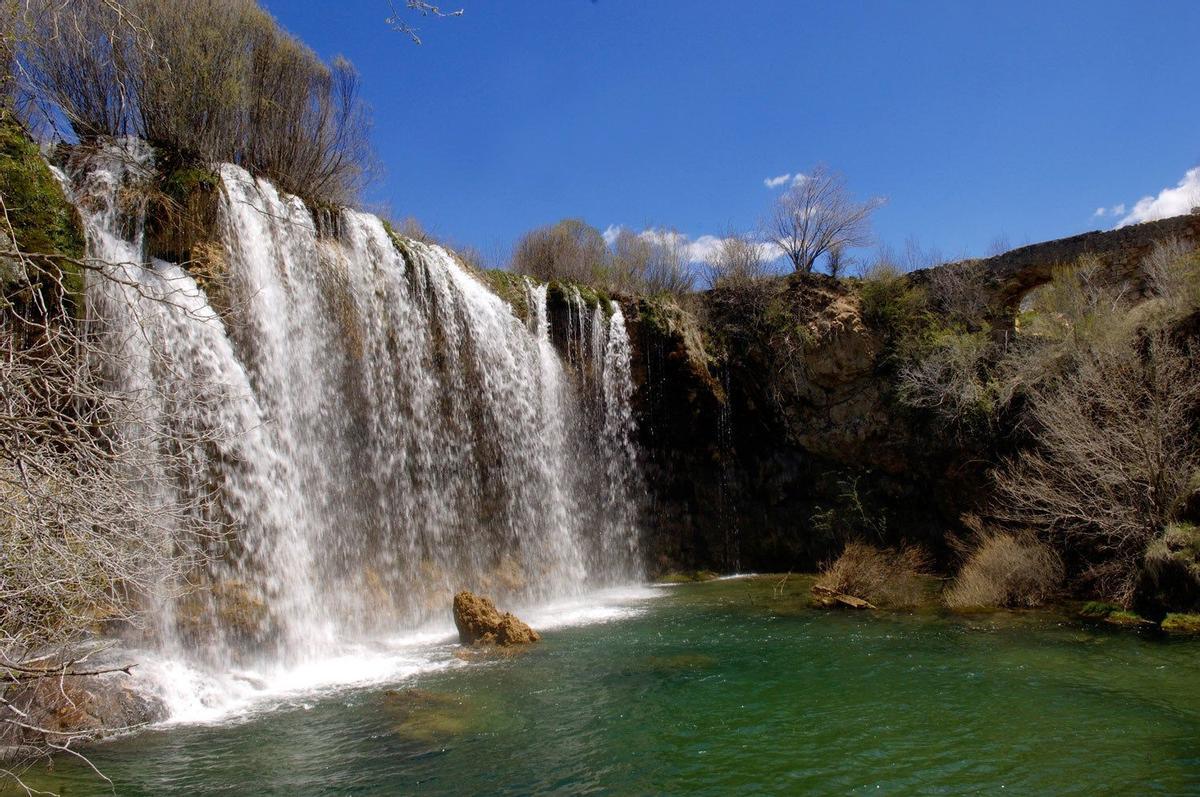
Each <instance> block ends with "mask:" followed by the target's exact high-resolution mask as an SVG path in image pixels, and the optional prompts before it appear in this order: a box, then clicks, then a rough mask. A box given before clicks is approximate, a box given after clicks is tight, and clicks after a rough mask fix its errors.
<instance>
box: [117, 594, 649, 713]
mask: <svg viewBox="0 0 1200 797" xmlns="http://www.w3.org/2000/svg"><path fill="white" fill-rule="evenodd" d="M661 594H662V593H661V592H659V591H657V590H654V589H651V588H649V587H644V586H628V587H612V588H607V589H603V590H599V591H596V592H592V593H588V594H587V595H583V596H577V597H574V598H570V599H566V600H561V601H556V602H552V603H548V604H544V605H541V606H533V607H525V608H522V609H520V610H519V613H520V616H521V617H522V618H523V619H525V620H527V621H528V622H529V623H530V625H532V626H533V627H534V628H536V629H538V630H539V631H543V632H544V631H552V630H554V629H560V628H567V627H570V626H579V625H590V624H594V623H608V622H615V621H618V620H621V619H625V618H629V617H634V616H636V615H638V614H641V613H642V612H644V611H646V609H647V603H648V601H650V600H653V599H654V598H656V597H659V596H660V595H661ZM459 648H460V645H459V643H458V633H457V631H456V630H455V628H454V624H453V623H452V622H442V623H430V624H427V625H426V626H424V627H422V628H421V629H420V630H417V631H414V632H412V633H407V634H401V635H397V636H394V637H390V638H383V639H378V640H374V641H370V642H361V643H356V644H342V645H341V646H340V647H339V648H338V650H337V651H336V652H334V653H332V654H331V655H329V656H326V657H323V658H314V659H308V660H306V661H304V662H303V663H301V664H299V665H296V666H292V667H287V666H284V665H278V664H277V665H274V666H265V667H261V668H245V669H242V668H232V669H230V670H228V671H226V672H215V671H213V670H212V669H211V668H208V667H201V666H196V665H195V664H193V663H191V662H189V661H187V660H186V659H183V658H180V657H178V656H169V655H163V654H162V653H161V652H158V651H155V650H146V651H133V652H132V653H134V654H136V656H137V658H138V659H139V660H140V661H141V664H140V665H139V668H138V669H136V670H135V671H134V676H133V678H134V683H136V684H139V685H140V688H141V689H143V690H144V691H146V692H148V693H151V694H155V695H157V696H159V697H160V698H161V699H162V700H163V701H164V703H165V704H166V706H167V711H168V718H167V719H166V720H165V721H164V722H162V723H160V725H161V726H171V725H195V724H214V723H226V722H239V721H245V720H249V719H253V718H254V717H256V716H258V715H261V714H262V713H263V712H266V711H274V710H279V709H286V708H294V707H298V706H299V707H303V706H305V705H311V704H310V703H309V701H312V700H315V699H317V698H320V697H326V696H328V695H330V694H334V693H336V692H339V691H344V690H347V689H361V688H370V687H376V686H383V685H391V684H398V683H402V682H404V681H406V680H408V679H411V678H414V677H416V676H419V675H422V674H424V673H429V672H434V671H437V670H442V669H446V668H448V667H464V666H470V665H469V664H468V663H467V662H464V661H463V660H461V659H459V658H457V657H455V655H454V653H455V651H456V650H458V649H459Z"/></svg>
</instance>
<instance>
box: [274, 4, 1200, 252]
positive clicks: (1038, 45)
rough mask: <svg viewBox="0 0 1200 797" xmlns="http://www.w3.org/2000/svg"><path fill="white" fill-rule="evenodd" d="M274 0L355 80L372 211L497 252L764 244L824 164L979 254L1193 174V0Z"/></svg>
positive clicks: (882, 229)
mask: <svg viewBox="0 0 1200 797" xmlns="http://www.w3.org/2000/svg"><path fill="white" fill-rule="evenodd" d="M396 4H397V5H401V4H402V3H401V0H396ZM265 5H267V7H268V8H269V9H270V10H271V12H272V13H273V14H274V15H275V16H276V17H277V18H278V19H279V21H280V22H281V23H282V24H283V25H284V26H285V27H286V28H288V29H289V30H290V31H291V32H293V33H295V34H296V35H298V36H299V37H300V38H302V39H304V40H305V41H306V42H308V43H309V44H310V45H311V46H312V47H313V48H314V49H316V50H317V51H318V52H319V53H321V54H322V55H324V56H332V55H334V54H337V53H342V54H344V55H346V56H347V57H349V58H350V59H351V60H352V61H353V62H354V63H355V64H356V65H357V66H358V68H359V70H360V72H361V73H362V78H363V83H364V93H365V96H366V98H367V100H368V101H369V102H370V104H371V105H372V106H373V109H374V118H375V130H374V142H375V145H376V148H377V150H378V154H379V157H380V160H381V162H382V164H383V166H384V174H383V176H382V178H381V179H380V180H379V181H378V182H377V183H376V184H375V185H374V186H372V188H371V189H370V191H369V193H368V200H369V201H370V202H372V203H376V204H378V205H379V206H381V207H386V208H387V209H388V210H389V212H390V213H391V214H392V215H394V216H397V217H404V216H408V215H412V216H415V217H417V218H418V219H420V220H421V221H422V222H423V223H424V224H425V225H426V226H427V227H428V228H429V229H431V230H432V231H433V232H435V233H436V234H438V235H440V236H443V237H445V238H448V239H450V240H452V241H454V242H457V243H459V244H465V245H472V246H475V247H477V248H479V249H480V250H482V251H483V252H484V253H485V255H488V256H490V257H501V256H503V255H504V254H505V253H506V252H507V250H508V248H509V247H510V246H511V244H512V242H513V241H514V240H515V239H516V238H517V237H518V236H519V235H520V234H521V233H522V232H523V231H525V230H527V229H530V228H532V227H535V226H538V225H542V224H547V223H550V222H553V221H555V220H557V219H559V218H562V217H566V216H579V217H582V218H584V219H586V220H587V221H588V222H590V223H591V224H593V225H595V226H597V227H599V228H600V229H605V228H606V227H608V226H609V225H625V226H628V227H634V228H643V227H648V226H665V227H674V228H677V229H678V230H680V231H682V232H684V233H686V234H688V235H690V236H693V237H696V236H700V235H705V234H719V233H721V232H723V231H725V230H729V229H737V230H748V229H751V228H753V227H754V226H755V223H756V221H757V220H758V219H759V218H760V217H761V216H762V215H763V214H764V213H765V212H766V210H767V209H768V207H769V204H770V201H771V199H772V197H773V195H774V194H773V192H772V191H771V190H770V189H768V188H767V187H766V186H765V185H764V182H763V181H764V179H766V178H770V177H775V176H777V175H782V174H786V173H795V172H803V171H804V170H806V169H808V168H810V167H811V166H813V165H814V164H817V163H824V164H826V165H828V166H829V167H831V168H833V169H836V170H838V171H840V172H842V173H843V174H844V175H845V176H846V179H847V181H848V183H849V185H850V187H851V189H852V190H853V191H854V192H855V193H856V194H858V195H860V196H863V197H866V196H884V197H887V199H888V203H887V205H886V207H884V208H883V209H882V210H880V211H879V213H878V214H877V216H876V219H875V230H876V236H877V238H878V239H879V240H881V241H883V242H887V243H890V244H892V245H896V246H899V245H902V244H903V242H904V241H905V240H906V239H907V238H910V237H914V238H916V239H918V240H919V241H920V242H921V243H922V244H924V245H925V246H927V247H936V248H938V249H940V250H941V251H942V252H943V253H945V254H946V255H958V254H981V253H983V252H984V251H985V250H986V249H988V247H989V246H990V244H991V242H992V241H994V240H995V239H996V238H997V237H998V236H1006V237H1007V239H1008V240H1009V241H1010V242H1011V243H1012V244H1013V245H1017V244H1021V243H1024V242H1027V241H1038V240H1044V239H1048V238H1057V237H1061V236H1064V235H1070V234H1073V233H1077V232H1081V231H1084V230H1088V229H1095V228H1101V227H1110V226H1113V225H1114V224H1116V223H1117V222H1118V221H1119V219H1120V218H1121V214H1120V213H1118V214H1116V215H1114V214H1113V213H1111V212H1110V211H1109V210H1106V213H1105V215H1104V216H1096V215H1095V211H1096V210H1097V208H1101V207H1103V208H1105V209H1111V208H1113V207H1115V206H1119V205H1125V213H1128V212H1129V211H1130V209H1131V208H1132V207H1133V206H1134V204H1135V203H1136V202H1137V201H1138V200H1139V199H1140V198H1142V197H1144V196H1147V195H1157V194H1158V193H1159V192H1160V191H1161V190H1163V189H1164V188H1168V187H1170V186H1174V185H1176V184H1177V183H1178V182H1179V181H1180V180H1181V179H1182V178H1183V177H1184V175H1185V173H1186V172H1187V171H1188V170H1189V169H1191V168H1192V167H1195V166H1197V165H1198V164H1200V99H1198V97H1197V93H1196V79H1197V76H1198V75H1200V44H1198V42H1200V39H1198V38H1197V32H1198V31H1200V2H1086V3H1085V2H1058V1H1056V0H1040V2H1006V3H1000V2H992V3H983V2H971V1H969V0H961V2H948V1H947V2H851V1H849V0H838V1H836V2H834V1H833V0H831V1H830V2H825V3H815V2H801V1H800V0H792V1H791V2H787V1H785V0H778V1H776V0H761V1H755V0H723V1H718V0H687V1H686V2H684V1H683V0H675V1H673V2H668V0H596V2H592V0H459V1H458V2H457V3H455V4H454V5H453V6H451V5H449V4H444V5H443V7H444V8H460V7H461V8H464V9H465V14H464V15H463V16H462V17H455V18H451V19H424V20H422V19H416V20H415V22H416V24H417V25H418V27H419V28H420V33H421V35H422V38H423V39H424V44H422V45H421V46H417V45H415V44H413V43H412V42H411V41H410V40H408V39H407V38H405V37H404V36H403V35H401V34H399V33H396V32H394V31H391V30H389V28H388V27H387V25H386V24H385V22H384V19H385V18H386V17H387V16H388V14H389V8H388V2H387V0H342V1H341V2H334V3H331V2H328V1H327V0H319V1H318V0H267V1H266V2H265ZM1196 175H1197V178H1196V179H1197V182H1198V183H1200V172H1196ZM1118 210H1119V208H1118Z"/></svg>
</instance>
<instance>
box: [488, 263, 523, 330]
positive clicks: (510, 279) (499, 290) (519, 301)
mask: <svg viewBox="0 0 1200 797" xmlns="http://www.w3.org/2000/svg"><path fill="white" fill-rule="evenodd" d="M483 278H484V279H485V280H486V281H487V284H488V287H490V288H491V289H492V292H493V293H495V294H496V295H497V296H499V297H500V298H501V299H503V300H504V301H506V302H508V304H509V306H510V307H512V309H513V312H514V313H515V314H516V316H517V318H521V319H528V318H529V291H528V290H527V289H526V287H527V283H526V281H525V280H526V279H527V278H526V277H524V276H522V275H520V274H514V273H513V272H511V271H506V270H504V269H502V268H493V269H489V270H487V271H484V272H483Z"/></svg>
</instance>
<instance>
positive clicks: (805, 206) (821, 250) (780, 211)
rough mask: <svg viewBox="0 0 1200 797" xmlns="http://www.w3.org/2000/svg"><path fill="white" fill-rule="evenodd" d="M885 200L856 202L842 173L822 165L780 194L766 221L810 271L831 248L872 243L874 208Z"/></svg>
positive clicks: (797, 264) (775, 238) (796, 263)
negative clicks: (771, 213) (871, 227)
mask: <svg viewBox="0 0 1200 797" xmlns="http://www.w3.org/2000/svg"><path fill="white" fill-rule="evenodd" d="M882 204H883V200H881V199H869V200H867V201H865V202H855V201H854V200H853V199H852V198H851V196H850V193H849V191H848V190H847V189H846V183H845V180H844V179H843V178H842V176H841V175H839V174H836V173H833V172H830V171H828V170H827V169H825V168H824V167H822V166H818V167H816V168H815V169H813V170H812V172H811V173H810V174H808V175H806V176H804V177H803V179H801V180H799V182H797V183H795V184H793V185H792V187H791V188H789V189H788V190H787V191H786V192H784V193H783V194H782V195H781V196H780V197H779V199H778V200H777V202H776V203H775V210H774V213H773V215H772V216H771V218H770V220H769V221H768V222H767V223H766V225H765V226H766V229H767V237H768V238H769V239H770V240H771V241H772V242H773V243H774V244H775V245H776V246H778V247H779V249H780V251H782V252H783V253H784V254H785V255H787V257H788V259H789V260H791V261H792V266H793V267H794V268H795V269H796V271H800V272H804V273H808V272H811V271H812V270H813V267H814V266H815V265H816V264H817V261H818V260H820V259H821V258H822V257H824V256H826V255H828V254H829V252H831V251H834V250H840V251H842V252H844V251H845V250H847V249H853V248H855V247H859V246H865V245H866V244H868V243H869V242H870V226H871V214H872V213H874V212H875V210H876V209H877V208H879V207H880V206H881V205H882Z"/></svg>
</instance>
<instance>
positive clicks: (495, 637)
mask: <svg viewBox="0 0 1200 797" xmlns="http://www.w3.org/2000/svg"><path fill="white" fill-rule="evenodd" d="M454 624H455V625H456V626H458V638H459V639H460V640H462V642H463V644H467V645H471V644H476V643H488V644H494V645H524V644H528V643H530V642H537V641H538V640H539V639H541V636H540V635H538V632H537V631H534V630H533V629H532V628H530V627H529V626H527V625H526V624H525V623H523V622H521V621H520V620H518V619H517V618H516V616H514V615H513V614H510V613H509V612H504V613H503V614H501V613H500V610H499V609H497V608H496V604H494V603H492V602H491V600H489V599H488V598H485V597H483V596H482V595H476V594H475V593H473V592H467V591H466V590H463V591H462V592H460V593H458V594H457V595H455V596H454Z"/></svg>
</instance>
